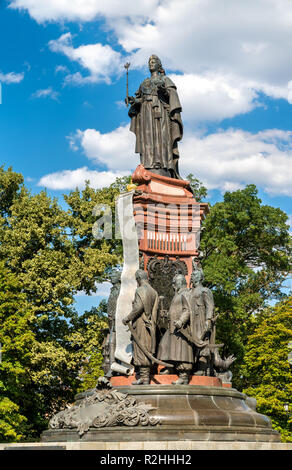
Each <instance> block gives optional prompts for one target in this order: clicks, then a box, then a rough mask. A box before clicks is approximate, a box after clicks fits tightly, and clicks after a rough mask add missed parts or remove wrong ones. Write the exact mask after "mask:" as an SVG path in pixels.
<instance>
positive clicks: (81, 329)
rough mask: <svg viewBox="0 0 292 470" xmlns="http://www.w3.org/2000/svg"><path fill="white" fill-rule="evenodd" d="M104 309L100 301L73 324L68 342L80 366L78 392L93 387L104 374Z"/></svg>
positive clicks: (104, 305)
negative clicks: (71, 345) (73, 348)
mask: <svg viewBox="0 0 292 470" xmlns="http://www.w3.org/2000/svg"><path fill="white" fill-rule="evenodd" d="M106 309H107V303H106V301H105V300H102V301H101V302H100V304H99V306H98V307H92V308H91V309H90V310H89V311H86V312H84V314H83V315H81V316H79V317H78V318H77V319H76V320H75V322H74V325H73V329H72V334H71V336H70V341H71V342H72V344H73V345H74V347H75V350H76V359H77V358H78V362H79V363H80V365H81V367H80V369H79V375H78V377H79V380H80V384H79V387H78V392H81V391H85V390H88V389H90V388H93V387H95V386H96V383H97V379H98V377H100V376H103V374H104V373H103V370H102V362H103V355H102V352H103V351H102V345H103V341H104V336H105V329H106V328H107V326H108V323H107V317H106Z"/></svg>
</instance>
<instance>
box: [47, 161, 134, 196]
mask: <svg viewBox="0 0 292 470" xmlns="http://www.w3.org/2000/svg"><path fill="white" fill-rule="evenodd" d="M128 174H129V173H128V172H122V171H121V172H113V171H97V170H89V169H88V168H87V167H86V166H85V167H82V168H78V169H76V170H63V171H58V172H55V173H50V174H48V175H45V176H43V177H42V178H41V179H40V181H39V182H38V186H44V187H46V188H48V189H53V190H68V189H75V188H77V187H78V188H79V189H83V188H84V187H85V181H87V180H89V181H90V185H91V187H93V188H96V189H99V188H103V187H104V186H108V185H110V184H111V183H113V182H114V181H115V180H116V178H118V177H121V176H124V175H128Z"/></svg>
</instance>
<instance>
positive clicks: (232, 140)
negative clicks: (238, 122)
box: [180, 129, 292, 196]
mask: <svg viewBox="0 0 292 470" xmlns="http://www.w3.org/2000/svg"><path fill="white" fill-rule="evenodd" d="M180 155H181V158H180V168H181V173H182V174H183V176H186V175H187V174H188V173H193V174H195V175H198V176H199V178H200V179H201V180H202V181H203V182H204V183H205V184H206V185H207V187H208V188H209V189H220V190H222V191H226V190H232V191H233V190H234V189H237V188H241V187H243V186H244V185H246V184H251V183H253V184H255V185H257V186H258V187H261V188H263V189H264V190H265V191H266V192H268V193H270V194H282V195H287V196H292V187H291V174H292V132H291V131H281V130H278V129H270V130H266V131H262V132H258V133H256V134H252V133H249V132H244V131H242V130H234V129H229V130H227V131H222V132H218V133H214V134H209V135H205V136H199V135H191V134H188V135H186V136H185V138H184V140H183V141H182V144H181V146H180Z"/></svg>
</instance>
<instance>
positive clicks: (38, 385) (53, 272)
mask: <svg viewBox="0 0 292 470" xmlns="http://www.w3.org/2000/svg"><path fill="white" fill-rule="evenodd" d="M128 180H129V178H121V179H119V180H117V181H116V182H115V183H114V184H113V185H111V186H110V187H109V188H104V189H102V190H97V191H96V190H93V189H92V188H90V187H89V185H88V184H87V185H86V187H85V189H84V190H83V191H82V192H80V191H79V190H78V189H76V190H75V191H72V192H71V193H70V194H69V196H66V197H65V199H66V203H67V205H68V209H67V210H66V209H64V208H62V207H61V206H60V204H59V203H58V201H57V200H56V199H52V198H51V197H50V196H48V194H47V193H46V191H41V192H40V193H38V194H31V193H30V192H29V191H28V190H27V189H26V188H25V186H24V185H23V178H22V176H21V175H19V174H17V173H14V172H13V171H12V169H8V170H7V171H5V170H4V168H3V167H1V168H0V194H1V205H0V261H1V260H3V261H5V266H6V269H7V270H8V271H9V273H11V275H13V276H14V278H15V280H16V281H17V283H18V284H19V285H20V286H21V289H20V290H19V292H20V294H21V295H23V296H24V299H25V302H24V301H23V305H22V307H21V308H20V306H19V305H17V306H16V307H15V312H14V315H15V318H14V317H13V315H12V313H9V312H8V311H6V310H3V312H4V311H5V315H8V314H9V318H10V320H9V322H10V323H9V324H11V325H12V326H11V328H12V330H13V335H14V336H13V337H15V342H16V343H17V344H18V345H19V351H20V352H21V354H22V359H21V361H20V360H19V361H18V362H13V361H10V362H7V361H6V362H3V364H2V370H1V372H2V374H4V372H5V373H6V374H8V371H7V370H6V369H7V368H10V369H9V371H10V374H12V375H13V373H14V376H13V377H14V379H15V383H14V382H13V380H14V379H13V380H12V378H11V380H9V381H7V380H6V379H7V377H6V376H5V377H4V376H3V383H5V394H4V395H3V394H1V398H2V396H3V397H4V398H5V397H7V399H9V400H10V401H11V416H12V415H13V413H14V414H15V413H16V414H17V411H16V410H18V413H19V416H20V417H21V421H20V422H22V433H19V431H18V430H17V429H15V433H16V434H15V439H18V438H19V436H20V435H21V436H22V438H25V439H32V438H35V437H36V436H38V435H39V433H40V432H41V431H42V430H43V429H45V428H46V426H47V421H48V419H49V417H50V415H51V414H53V413H54V412H56V411H58V410H59V409H60V408H62V407H63V406H65V405H66V404H67V403H70V402H72V401H73V399H74V395H75V393H76V391H77V390H78V389H79V387H80V383H81V377H80V369H81V368H82V367H83V363H84V361H85V356H84V354H83V355H82V353H81V349H82V348H84V350H86V347H87V346H88V347H89V346H90V344H91V343H90V341H89V340H88V341H87V339H88V334H87V336H86V334H85V332H86V331H87V330H86V328H88V329H90V328H89V325H91V322H90V321H89V320H88V319H86V318H85V317H84V318H83V319H82V318H81V319H79V326H80V325H81V323H82V321H83V322H84V326H83V333H84V342H83V343H82V347H81V346H80V347H79V348H78V347H77V345H76V343H75V342H74V341H73V340H72V334H73V332H74V327H75V326H76V321H77V320H76V319H77V317H78V315H77V313H76V312H75V310H74V295H75V294H76V293H77V292H78V291H81V290H83V291H84V292H86V293H87V294H89V295H90V294H91V293H92V292H94V291H95V290H96V284H97V283H98V282H101V281H103V280H105V279H106V278H107V277H108V271H110V269H111V267H112V266H115V265H116V264H117V263H119V262H120V261H121V255H122V252H121V244H120V241H116V240H112V239H110V240H104V239H103V240H96V239H94V237H93V235H92V226H93V224H94V222H95V220H96V217H95V216H94V215H93V214H92V210H93V208H94V206H95V205H96V204H108V205H110V206H111V207H112V208H114V199H115V196H116V195H117V194H118V193H119V191H120V190H121V189H123V188H124V187H125V185H126V184H127V183H128ZM8 271H7V272H8ZM6 274H7V273H6ZM6 274H5V276H6ZM7 275H8V274H7ZM0 292H2V289H0ZM2 306H3V309H6V307H7V302H6V301H5V302H4V303H3V304H2ZM24 306H25V308H26V311H27V312H29V315H30V316H29V318H30V323H29V325H26V335H27V337H28V338H27V340H28V339H29V340H30V341H31V343H30V347H29V350H28V352H27V355H26V350H25V347H24V343H23V341H25V340H26V336H25V335H23V334H22V332H20V330H19V325H18V324H17V321H18V320H19V321H20V319H21V316H19V315H20V312H21V311H22V310H23V309H24ZM21 309H22V310H21ZM3 315H4V313H3ZM25 318H26V317H25ZM0 321H1V326H2V322H3V321H4V319H3V318H0ZM23 321H24V320H23ZM25 321H26V320H25ZM13 322H14V323H13ZM92 323H93V322H92ZM6 326H7V325H6ZM7 328H8V326H7ZM80 328H81V326H80ZM12 330H11V331H12ZM80 331H81V330H80ZM1 334H2V336H3V335H4V334H5V331H2V333H1ZM11 334H12V333H11ZM93 334H94V328H93V330H92V335H93ZM4 340H5V344H6V346H5V347H6V350H7V345H8V343H9V341H10V339H9V334H7V335H6V336H5V338H3V344H4ZM85 341H87V343H85ZM92 344H95V343H94V341H92ZM88 351H89V350H88V348H87V353H88V354H89V352H88ZM14 354H16V353H14ZM99 354H100V352H99ZM25 358H26V359H27V363H28V364H27V367H24V366H23V368H21V367H20V365H19V364H23V360H24V359H25ZM99 373H100V368H99V370H97V375H98V374H99ZM12 375H11V377H12ZM4 378H5V380H4ZM92 380H93V379H92ZM3 390H4V389H3ZM17 390H19V394H17V392H16V391H17ZM3 393H4V392H3ZM9 403H10V402H9ZM4 404H5V406H7V404H8V401H5V402H3V406H4ZM7 416H9V414H8V413H7ZM11 419H12V418H11ZM13 419H14V418H13ZM12 421H13V420H12ZM12 421H11V422H12ZM7 423H8V421H7ZM15 423H16V421H15ZM16 424H17V423H16ZM16 424H15V426H16ZM7 425H8V424H7ZM11 432H12V431H11ZM7 433H8V431H7ZM11 436H12V434H11V435H10V437H11ZM6 437H7V439H10V437H9V435H8V434H7V436H6ZM3 439H4V438H3Z"/></svg>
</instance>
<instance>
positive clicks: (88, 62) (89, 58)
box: [49, 33, 121, 84]
mask: <svg viewBox="0 0 292 470" xmlns="http://www.w3.org/2000/svg"><path fill="white" fill-rule="evenodd" d="M49 47H50V49H51V50H52V51H54V52H61V53H62V54H64V55H66V56H67V57H68V58H69V59H70V60H73V61H76V62H78V63H79V64H80V65H81V66H82V67H83V68H85V69H87V70H88V71H89V75H87V76H85V77H84V76H83V75H81V73H80V72H77V73H75V74H72V75H67V76H66V79H65V81H66V82H73V83H77V84H82V83H97V82H101V81H104V82H106V83H110V81H111V76H112V75H114V74H117V73H118V72H119V70H120V69H121V54H120V53H119V52H116V51H114V50H113V49H112V48H111V47H110V46H109V45H105V46H103V45H102V44H99V43H97V44H87V45H82V46H79V47H77V48H74V47H73V45H72V35H71V33H65V34H62V36H60V38H59V39H56V40H51V41H50V42H49Z"/></svg>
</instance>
